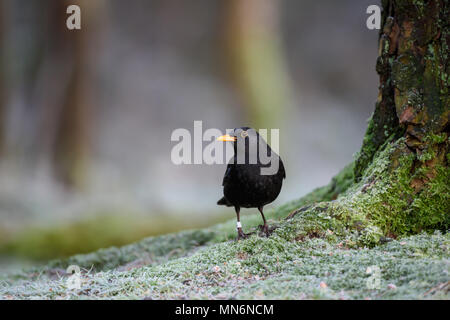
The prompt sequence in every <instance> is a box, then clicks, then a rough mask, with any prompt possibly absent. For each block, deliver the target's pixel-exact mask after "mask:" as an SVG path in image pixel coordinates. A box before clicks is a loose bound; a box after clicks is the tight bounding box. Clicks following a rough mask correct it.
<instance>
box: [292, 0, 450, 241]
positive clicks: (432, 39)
mask: <svg viewBox="0 0 450 320" xmlns="http://www.w3.org/2000/svg"><path fill="white" fill-rule="evenodd" d="M449 7H450V6H449V1H448V0H429V1H393V0H390V1H389V0H384V1H383V17H382V29H381V31H380V35H379V56H378V59H377V64H376V70H377V72H378V74H379V76H380V87H379V93H378V99H377V102H376V106H375V111H374V113H373V116H372V118H371V119H370V121H369V126H368V129H367V132H366V135H365V137H364V141H363V145H362V148H361V151H360V152H359V155H358V156H357V158H356V161H355V163H354V165H353V172H351V169H352V168H351V167H348V168H346V169H344V171H343V172H342V173H341V174H339V175H338V176H337V177H336V178H335V179H334V180H333V181H332V183H331V184H330V185H329V186H327V187H325V188H322V189H320V190H318V191H316V193H315V194H319V195H320V197H319V200H321V201H328V200H330V199H336V200H335V201H331V202H321V203H318V204H316V205H314V206H312V207H308V208H301V209H298V210H295V211H294V212H293V213H292V214H291V217H292V216H295V215H296V214H298V213H300V212H304V211H305V210H307V211H308V210H314V211H317V213H320V212H323V211H324V210H326V211H327V212H329V213H331V215H332V216H333V218H334V219H335V221H336V223H337V224H344V225H345V228H344V229H345V230H347V231H348V230H349V229H350V230H353V231H352V232H354V233H352V235H354V234H355V233H356V234H357V237H356V239H355V238H352V240H351V241H354V240H356V242H361V243H363V244H367V245H370V244H374V243H378V242H379V241H380V240H381V239H383V237H386V236H388V237H393V238H395V237H397V236H401V235H405V234H411V233H417V232H422V231H428V232H432V231H434V230H437V229H439V230H442V231H446V230H448V228H449V226H450V186H449V181H450V170H449V166H448V163H449V161H450V154H449V125H448V121H449V115H450V108H449V106H450V101H449V92H448V90H449V87H450V84H449V74H450V70H449V68H450V66H449V62H448V54H449V49H448V48H449V45H450V32H449V25H448V17H449V16H450V15H449V14H450V12H449ZM349 177H351V179H353V181H350V180H349ZM302 210H303V211H302ZM352 237H353V236H352Z"/></svg>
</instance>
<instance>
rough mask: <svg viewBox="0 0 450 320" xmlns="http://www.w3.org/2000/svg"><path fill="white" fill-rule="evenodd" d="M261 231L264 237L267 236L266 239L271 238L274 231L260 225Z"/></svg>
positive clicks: (264, 225)
mask: <svg viewBox="0 0 450 320" xmlns="http://www.w3.org/2000/svg"><path fill="white" fill-rule="evenodd" d="M259 230H260V231H261V233H262V235H265V236H266V237H268V236H270V234H271V233H272V231H273V230H270V229H269V226H268V225H267V224H263V225H260V226H259Z"/></svg>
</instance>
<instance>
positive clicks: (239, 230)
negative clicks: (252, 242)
mask: <svg viewBox="0 0 450 320" xmlns="http://www.w3.org/2000/svg"><path fill="white" fill-rule="evenodd" d="M248 237H249V234H247V233H244V231H242V229H238V236H237V241H239V240H241V239H247V238H248Z"/></svg>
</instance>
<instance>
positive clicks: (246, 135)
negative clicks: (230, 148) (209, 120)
mask: <svg viewBox="0 0 450 320" xmlns="http://www.w3.org/2000/svg"><path fill="white" fill-rule="evenodd" d="M258 136H259V135H258V132H256V130H255V129H252V128H249V127H242V128H236V129H233V131H232V132H231V133H229V134H225V135H223V136H220V137H218V138H217V140H218V141H230V142H235V143H236V144H240V143H242V142H246V141H251V140H252V139H253V138H254V139H258ZM255 141H256V140H255Z"/></svg>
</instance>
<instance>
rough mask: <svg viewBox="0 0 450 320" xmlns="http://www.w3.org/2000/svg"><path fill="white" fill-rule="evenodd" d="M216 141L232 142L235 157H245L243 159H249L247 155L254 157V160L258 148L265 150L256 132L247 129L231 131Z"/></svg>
mask: <svg viewBox="0 0 450 320" xmlns="http://www.w3.org/2000/svg"><path fill="white" fill-rule="evenodd" d="M217 140H219V141H230V142H233V148H234V151H235V155H236V156H238V157H239V155H242V157H244V156H245V159H247V158H248V157H249V154H250V155H252V156H255V159H256V156H257V153H258V150H259V148H261V147H263V148H265V149H266V148H267V144H266V142H265V141H264V139H263V138H262V137H260V135H259V134H258V132H257V131H256V130H255V129H253V128H249V127H241V128H236V129H233V131H232V132H230V133H229V134H226V135H223V136H220V137H218V138H217Z"/></svg>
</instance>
